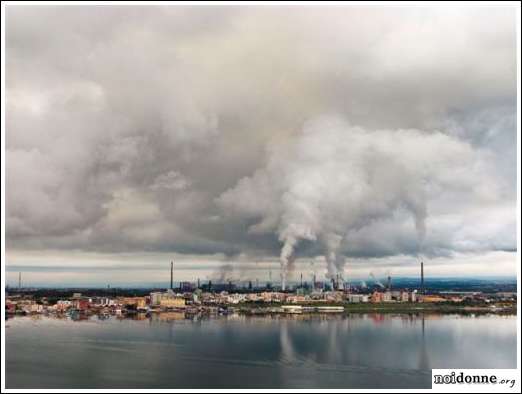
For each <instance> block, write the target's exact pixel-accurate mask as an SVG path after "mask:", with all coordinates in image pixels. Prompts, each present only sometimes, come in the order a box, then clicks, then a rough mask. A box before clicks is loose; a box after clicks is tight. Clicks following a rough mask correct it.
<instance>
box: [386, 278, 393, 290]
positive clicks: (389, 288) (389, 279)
mask: <svg viewBox="0 0 522 394" xmlns="http://www.w3.org/2000/svg"><path fill="white" fill-rule="evenodd" d="M391 286H392V284H391V276H389V275H388V283H387V287H388V290H391Z"/></svg>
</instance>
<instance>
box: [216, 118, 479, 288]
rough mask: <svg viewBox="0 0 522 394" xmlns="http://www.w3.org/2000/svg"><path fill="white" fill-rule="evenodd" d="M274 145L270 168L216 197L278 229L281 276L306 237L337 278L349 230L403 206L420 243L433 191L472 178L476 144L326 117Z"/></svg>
mask: <svg viewBox="0 0 522 394" xmlns="http://www.w3.org/2000/svg"><path fill="white" fill-rule="evenodd" d="M269 152H270V155H269V157H268V162H267V165H266V167H265V168H262V169H259V170H257V171H256V173H255V174H254V175H253V176H251V177H248V178H243V179H242V180H240V181H239V182H238V183H237V185H236V186H235V187H234V188H232V189H229V190H228V191H226V192H225V193H224V194H222V195H221V196H220V198H219V199H218V201H217V202H218V204H219V205H220V206H221V207H222V208H223V209H224V210H226V211H227V212H228V213H230V212H232V213H235V214H238V215H240V216H241V217H244V218H248V219H256V220H257V222H256V223H255V224H254V225H253V226H251V227H250V231H251V232H252V233H266V232H276V233H277V234H278V238H279V240H280V241H281V243H282V249H281V255H280V259H281V270H282V274H281V279H282V282H283V284H285V282H286V279H287V274H288V272H289V270H290V269H291V267H292V263H293V261H294V259H295V253H296V248H297V247H298V246H299V243H300V242H301V241H304V240H307V241H312V242H317V243H318V244H319V245H320V248H321V249H322V250H323V252H324V256H325V259H326V261H327V275H328V277H329V278H335V276H336V275H337V274H341V275H342V273H343V268H344V261H345V257H344V253H343V242H344V241H345V240H346V237H347V236H348V235H349V234H350V232H354V231H357V230H360V229H362V228H364V227H366V226H368V225H370V224H376V223H377V224H378V223H379V221H380V220H385V219H389V218H391V217H393V216H394V215H395V214H396V213H397V212H398V211H405V212H409V214H410V215H411V216H412V219H413V220H412V222H413V223H412V225H413V226H414V227H415V230H416V233H417V238H418V244H419V245H421V244H422V243H423V242H424V239H425V238H426V233H427V231H426V219H427V216H428V209H427V206H428V204H427V203H428V198H429V195H430V194H431V193H440V191H442V190H443V191H448V190H449V191H451V190H453V189H455V190H462V189H463V188H465V187H467V186H470V187H471V186H472V185H473V183H472V180H470V177H469V171H467V173H466V172H465V171H462V169H464V168H466V169H468V170H469V168H470V167H473V163H474V158H475V152H474V151H473V149H472V148H471V147H470V145H468V144H467V143H464V142H462V141H460V140H457V139H455V138H452V137H450V136H448V135H445V134H443V133H440V132H424V131H419V130H376V131H368V130H365V129H363V128H361V127H356V126H353V125H350V124H349V123H348V122H346V121H345V120H343V119H339V118H337V117H322V118H319V119H317V120H315V121H313V122H309V123H307V124H306V125H305V127H304V128H303V130H302V131H301V132H300V133H299V134H298V135H296V136H295V138H294V139H292V140H290V141H288V142H287V143H285V144H279V145H278V146H275V147H273V148H272V150H270V151H269ZM464 173H466V176H464V175H463V174H464ZM419 247H420V246H419Z"/></svg>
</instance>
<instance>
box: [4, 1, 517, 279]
mask: <svg viewBox="0 0 522 394" xmlns="http://www.w3.org/2000/svg"><path fill="white" fill-rule="evenodd" d="M6 9H7V14H6V58H5V61H6V91H5V94H6V257H7V262H6V271H7V283H8V284H11V285H16V284H17V281H18V272H22V275H23V282H24V284H25V285H28V286H29V285H32V286H43V285H50V286H51V285H52V286H68V285H71V286H73V285H78V286H80V285H85V286H87V285H89V286H95V285H100V286H105V285H107V284H113V285H118V284H120V285H122V284H125V285H131V284H132V285H140V284H151V283H152V284H158V285H159V284H161V285H163V284H165V283H168V280H169V277H168V275H169V269H170V261H172V260H174V261H175V267H176V268H175V278H176V280H195V279H196V278H197V277H199V278H201V279H202V280H207V279H214V280H218V279H220V278H226V279H229V278H231V279H234V280H254V279H259V280H261V281H263V280H267V279H268V278H269V276H271V277H272V278H273V279H274V280H280V278H281V280H283V279H284V280H288V281H291V280H295V279H296V278H297V277H298V275H299V273H304V275H305V278H308V277H310V276H311V275H312V273H313V272H316V274H317V275H318V276H319V277H322V278H331V277H334V276H336V275H342V276H343V277H345V278H353V279H355V278H358V279H361V280H363V279H365V278H369V277H370V276H371V274H373V275H374V276H378V277H382V276H385V275H388V274H392V275H397V276H414V275H418V271H419V261H420V260H423V261H425V267H426V273H427V274H429V275H432V276H452V277H455V276H515V275H516V249H517V242H516V240H517V235H516V228H517V211H516V179H517V170H516V168H517V167H516V160H517V152H516V145H517V137H516V19H515V18H516V12H517V11H518V9H517V7H514V6H498V7H494V6H489V7H484V6H452V7H450V6H444V7H443V6H438V7H433V6H432V7H405V6H404V7H402V6H394V7H383V6H353V5H352V6H346V5H345V6H339V5H338V6H298V5H295V6H262V7H261V6H242V7H241V6H209V5H206V6H179V5H178V6H169V5H164V6H137V5H132V6H114V5H113V6H108V5H105V6H93V5H83V6H56V5H55V6H50V5H47V6H27V5H8V6H7V7H6Z"/></svg>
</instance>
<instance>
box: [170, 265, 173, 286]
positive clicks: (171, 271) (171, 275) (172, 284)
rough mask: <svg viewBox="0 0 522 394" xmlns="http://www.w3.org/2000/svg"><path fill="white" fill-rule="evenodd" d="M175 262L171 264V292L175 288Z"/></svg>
mask: <svg viewBox="0 0 522 394" xmlns="http://www.w3.org/2000/svg"><path fill="white" fill-rule="evenodd" d="M173 280H174V262H173V261H171V262H170V290H172V289H173V288H174V282H173Z"/></svg>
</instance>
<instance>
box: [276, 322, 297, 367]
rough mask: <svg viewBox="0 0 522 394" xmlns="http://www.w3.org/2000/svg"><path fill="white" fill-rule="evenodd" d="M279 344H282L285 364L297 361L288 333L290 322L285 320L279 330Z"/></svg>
mask: <svg viewBox="0 0 522 394" xmlns="http://www.w3.org/2000/svg"><path fill="white" fill-rule="evenodd" d="M279 342H280V344H281V353H282V354H281V358H282V361H284V362H291V361H294V359H295V351H294V347H293V345H292V341H291V339H290V334H289V333H288V322H287V321H286V320H283V321H282V322H281V326H280V330H279Z"/></svg>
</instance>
